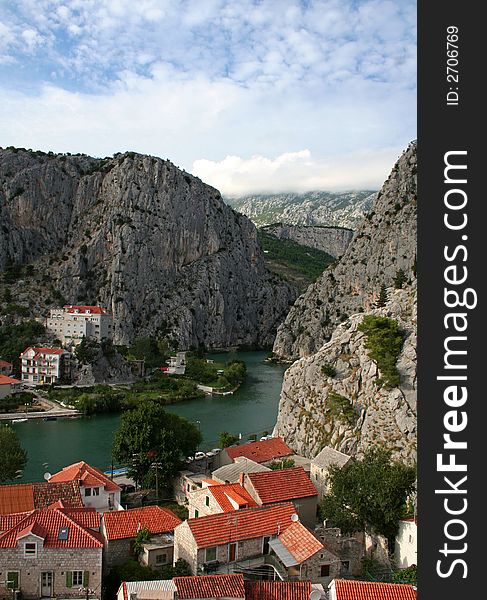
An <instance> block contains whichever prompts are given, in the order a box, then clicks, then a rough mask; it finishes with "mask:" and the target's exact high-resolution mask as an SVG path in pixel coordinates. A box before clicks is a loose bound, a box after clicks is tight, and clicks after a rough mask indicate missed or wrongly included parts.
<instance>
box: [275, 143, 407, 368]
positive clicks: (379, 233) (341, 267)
mask: <svg viewBox="0 0 487 600" xmlns="http://www.w3.org/2000/svg"><path fill="white" fill-rule="evenodd" d="M416 193H417V187H416V143H411V144H410V146H409V148H408V149H407V150H406V151H405V152H404V154H403V155H402V156H401V157H400V158H399V160H398V161H397V163H396V165H395V166H394V168H393V170H392V172H391V174H390V176H389V178H388V179H387V181H386V182H385V183H384V185H383V187H382V189H381V191H380V192H379V194H378V197H377V200H376V202H375V204H374V206H373V208H372V210H371V211H370V212H369V213H368V214H367V216H366V218H365V219H364V220H363V222H362V224H361V226H360V227H359V228H358V230H357V231H356V233H355V236H354V238H353V240H352V242H351V243H350V245H349V246H348V249H347V251H346V252H345V254H344V255H343V256H342V258H341V259H340V261H339V263H338V264H337V265H336V266H334V267H329V268H328V269H326V270H325V271H324V273H323V275H322V276H321V277H320V278H319V279H318V280H317V281H316V283H314V284H313V285H311V286H310V287H309V288H308V289H307V290H306V292H304V294H302V295H301V296H300V297H299V298H298V299H297V301H296V302H295V304H294V306H293V307H292V309H291V310H290V312H289V314H288V316H287V318H286V320H285V321H284V323H283V324H282V325H281V326H280V327H279V329H278V332H277V336H276V341H275V343H274V348H273V351H274V354H275V355H276V356H277V357H278V358H280V359H281V360H287V361H292V360H294V359H296V358H298V357H301V356H309V355H310V354H313V353H314V352H316V351H317V350H318V349H319V348H320V347H321V346H322V345H323V344H324V343H325V342H326V341H327V340H328V339H329V338H330V336H331V334H332V332H333V331H334V329H335V328H336V326H337V325H338V324H339V323H341V322H343V321H345V320H346V319H347V318H348V317H349V316H350V315H352V314H353V313H356V312H359V311H365V312H367V311H369V310H370V309H371V308H372V307H373V306H374V303H375V301H376V300H377V297H378V294H379V291H380V288H381V285H385V286H391V285H392V284H393V281H394V279H395V277H396V276H397V274H398V272H399V271H401V270H402V271H403V272H404V274H405V277H406V280H408V281H410V282H411V281H412V280H413V279H415V276H416V275H415V271H416V202H417V198H416Z"/></svg>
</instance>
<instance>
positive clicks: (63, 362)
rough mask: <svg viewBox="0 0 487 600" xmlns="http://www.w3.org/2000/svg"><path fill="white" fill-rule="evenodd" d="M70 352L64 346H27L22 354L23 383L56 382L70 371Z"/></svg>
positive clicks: (41, 383) (40, 383)
mask: <svg viewBox="0 0 487 600" xmlns="http://www.w3.org/2000/svg"><path fill="white" fill-rule="evenodd" d="M70 356H71V355H70V353H69V352H67V351H66V350H63V349H62V348H34V347H29V348H26V349H25V350H24V351H23V352H22V354H21V355H20V360H21V365H22V366H21V370H22V383H25V384H27V385H43V384H50V383H56V382H57V381H59V380H60V379H62V377H63V376H64V375H67V374H68V373H69V358H70Z"/></svg>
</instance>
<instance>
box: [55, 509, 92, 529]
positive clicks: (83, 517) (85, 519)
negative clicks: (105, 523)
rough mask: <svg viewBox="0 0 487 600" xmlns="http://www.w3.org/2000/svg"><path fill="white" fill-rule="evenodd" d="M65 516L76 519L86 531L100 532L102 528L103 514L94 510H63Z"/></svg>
mask: <svg viewBox="0 0 487 600" xmlns="http://www.w3.org/2000/svg"><path fill="white" fill-rule="evenodd" d="M62 512H63V513H64V514H65V515H68V517H70V518H71V519H74V520H75V521H76V523H79V524H80V525H81V527H84V528H85V529H96V530H99V529H100V526H101V514H100V513H99V512H97V511H96V509H94V508H78V509H76V508H75V509H69V508H68V509H66V508H64V509H62Z"/></svg>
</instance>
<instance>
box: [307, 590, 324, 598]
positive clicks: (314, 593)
mask: <svg viewBox="0 0 487 600" xmlns="http://www.w3.org/2000/svg"><path fill="white" fill-rule="evenodd" d="M320 598H321V592H320V591H319V590H312V591H311V593H310V595H309V600H320Z"/></svg>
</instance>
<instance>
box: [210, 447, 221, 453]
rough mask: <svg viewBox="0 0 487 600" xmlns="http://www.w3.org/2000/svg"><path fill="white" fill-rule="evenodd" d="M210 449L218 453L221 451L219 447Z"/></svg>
mask: <svg viewBox="0 0 487 600" xmlns="http://www.w3.org/2000/svg"><path fill="white" fill-rule="evenodd" d="M211 451H212V452H214V453H215V454H218V453H219V452H221V451H222V449H221V448H212V449H211Z"/></svg>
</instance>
